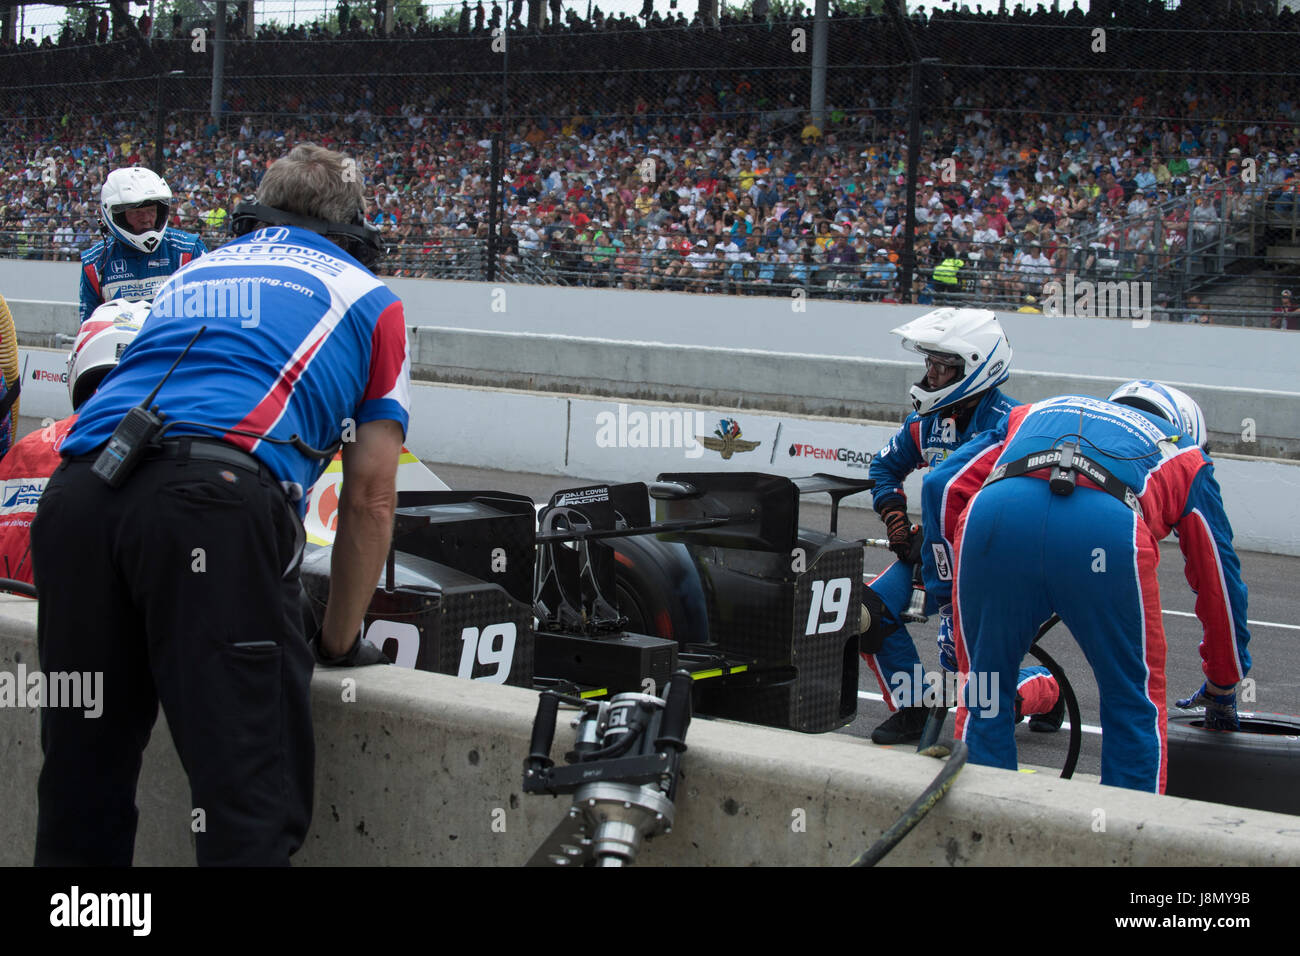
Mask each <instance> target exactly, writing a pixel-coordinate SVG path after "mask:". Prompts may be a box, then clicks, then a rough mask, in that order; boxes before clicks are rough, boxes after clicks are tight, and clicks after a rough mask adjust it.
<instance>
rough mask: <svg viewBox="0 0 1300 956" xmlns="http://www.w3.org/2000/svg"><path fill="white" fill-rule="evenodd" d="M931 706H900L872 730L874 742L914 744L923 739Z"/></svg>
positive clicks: (872, 740)
mask: <svg viewBox="0 0 1300 956" xmlns="http://www.w3.org/2000/svg"><path fill="white" fill-rule="evenodd" d="M929 712H930V708H929V707H900V708H898V710H896V711H894V712H893V713H892V714H890V716H889V719H888V720H886V721H885V722H884V723H882V724H881V725H880V726H879V727H877V728H876V729H875V730H873V731H872V732H871V742H872V743H873V744H882V745H886V746H888V745H891V744H914V743H916V742H917V741H918V740H920V739H921V731H922V729H924V727H925V717H926V715H927V714H928V713H929Z"/></svg>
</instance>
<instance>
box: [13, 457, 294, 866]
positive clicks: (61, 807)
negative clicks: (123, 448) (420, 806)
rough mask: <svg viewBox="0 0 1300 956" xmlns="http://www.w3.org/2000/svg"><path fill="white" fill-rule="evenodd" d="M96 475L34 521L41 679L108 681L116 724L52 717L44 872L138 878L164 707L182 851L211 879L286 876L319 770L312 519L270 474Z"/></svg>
mask: <svg viewBox="0 0 1300 956" xmlns="http://www.w3.org/2000/svg"><path fill="white" fill-rule="evenodd" d="M91 464H92V462H91V461H90V460H86V459H80V460H73V461H67V462H65V463H64V464H63V465H62V466H61V467H60V468H59V469H58V470H57V471H56V472H55V474H54V477H53V478H52V479H51V481H50V483H49V485H48V487H47V488H46V490H45V492H44V494H43V495H42V496H41V501H40V506H39V508H38V510H37V515H36V518H35V520H34V521H33V523H32V557H33V564H34V572H35V578H36V587H37V590H38V592H39V594H40V614H39V620H38V624H37V634H38V646H39V650H40V663H41V668H42V670H43V671H44V672H45V673H46V675H47V677H48V675H50V674H51V673H52V672H81V673H85V672H88V671H89V672H100V673H102V675H103V677H102V684H101V686H102V688H103V690H102V697H103V701H102V707H103V713H102V716H100V717H98V718H88V717H87V716H85V714H84V712H83V710H80V709H68V708H50V707H46V708H44V709H43V710H42V712H41V747H42V749H43V751H44V754H45V763H44V766H43V768H42V770H41V776H40V783H39V788H38V795H39V801H40V804H39V811H38V818H37V833H36V863H37V865H56V866H57V865H92V866H126V865H129V864H130V863H131V860H132V854H133V852H134V846H135V831H136V819H137V816H138V814H137V810H136V807H135V791H136V782H137V779H138V777H139V774H140V764H141V755H142V752H143V750H144V747H145V745H146V743H147V742H148V740H149V734H150V731H151V730H152V728H153V724H154V721H155V719H156V717H157V713H158V704H159V703H160V702H161V704H162V707H163V712H164V713H165V714H166V715H167V723H168V726H169V727H170V729H171V733H172V737H173V739H174V741H175V744H176V750H177V752H178V753H179V755H180V758H181V763H182V765H183V766H184V768H185V772H186V774H187V775H188V776H189V781H190V790H191V795H192V799H193V808H192V812H191V819H190V820H189V821H188V825H189V832H182V833H177V834H176V838H177V839H178V840H179V839H185V838H187V837H188V836H189V835H190V834H191V833H192V834H193V836H194V839H195V842H196V855H197V859H198V862H199V864H200V865H287V864H288V861H289V856H290V854H292V853H293V852H294V851H295V850H297V849H298V847H299V846H301V845H302V841H303V838H304V836H305V835H306V832H307V827H308V825H309V824H310V822H311V802H312V780H313V763H314V744H313V739H312V728H311V701H310V683H311V672H312V657H311V652H310V650H309V649H308V647H307V643H306V640H305V639H304V635H303V633H302V620H301V617H300V616H299V610H298V589H299V583H298V567H297V563H298V558H299V551H300V548H301V542H302V538H301V530H302V525H301V522H300V521H299V519H298V515H297V513H296V512H295V511H294V510H293V508H292V506H291V505H290V504H289V503H288V501H287V500H286V498H285V496H284V494H283V493H282V492H281V491H280V489H279V488H278V487H277V486H276V484H275V483H274V481H273V480H272V479H271V477H270V475H269V473H267V472H266V471H265V470H263V471H262V473H261V474H258V473H255V472H253V471H252V470H250V469H247V468H239V467H232V466H230V465H227V464H223V463H219V462H211V461H201V460H197V459H187V460H180V459H157V460H151V461H145V462H143V463H141V464H140V465H139V466H138V468H137V470H136V472H135V473H134V474H133V475H132V476H131V477H130V478H129V479H128V480H127V482H126V484H125V485H123V486H122V487H121V488H118V489H111V488H109V487H108V486H107V485H106V484H104V483H103V482H101V481H100V480H99V479H98V478H96V477H95V476H94V475H92V474H91V473H90V468H91ZM182 825H184V824H182Z"/></svg>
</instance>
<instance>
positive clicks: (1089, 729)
mask: <svg viewBox="0 0 1300 956" xmlns="http://www.w3.org/2000/svg"><path fill="white" fill-rule="evenodd" d="M858 697H859V699H861V700H875V701H879V702H880V703H882V704H883V703H884V702H885V697H884V695H883V694H873V693H871V692H870V691H865V690H860V691H858ZM1081 726H1082V728H1083V732H1084V733H1085V734H1097V735H1100V734H1101V728H1100V727H1094V726H1093V725H1092V724H1082V725H1081ZM1061 729H1062V730H1069V729H1070V722H1069V721H1068V720H1064V721H1062V722H1061Z"/></svg>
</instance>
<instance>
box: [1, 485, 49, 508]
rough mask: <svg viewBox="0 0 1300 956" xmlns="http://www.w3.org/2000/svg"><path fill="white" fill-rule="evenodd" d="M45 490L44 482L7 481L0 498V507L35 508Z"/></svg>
mask: <svg viewBox="0 0 1300 956" xmlns="http://www.w3.org/2000/svg"><path fill="white" fill-rule="evenodd" d="M44 490H45V481H44V480H43V479H42V480H40V481H7V482H5V487H4V492H3V493H0V494H2V497H0V507H5V508H28V507H31V508H35V507H36V503H37V502H38V501H40V500H41V492H42V491H44Z"/></svg>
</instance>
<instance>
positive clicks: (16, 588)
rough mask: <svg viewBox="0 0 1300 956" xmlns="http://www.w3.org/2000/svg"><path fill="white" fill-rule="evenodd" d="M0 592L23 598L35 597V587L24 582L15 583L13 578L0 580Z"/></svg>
mask: <svg viewBox="0 0 1300 956" xmlns="http://www.w3.org/2000/svg"><path fill="white" fill-rule="evenodd" d="M0 591H11V592H13V593H14V594H21V595H23V597H29V598H34V597H36V586H35V585H33V584H28V583H27V582H26V581H15V580H14V579H13V578H0Z"/></svg>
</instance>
